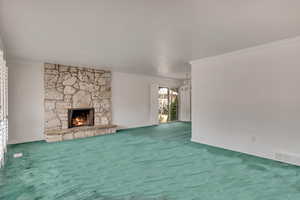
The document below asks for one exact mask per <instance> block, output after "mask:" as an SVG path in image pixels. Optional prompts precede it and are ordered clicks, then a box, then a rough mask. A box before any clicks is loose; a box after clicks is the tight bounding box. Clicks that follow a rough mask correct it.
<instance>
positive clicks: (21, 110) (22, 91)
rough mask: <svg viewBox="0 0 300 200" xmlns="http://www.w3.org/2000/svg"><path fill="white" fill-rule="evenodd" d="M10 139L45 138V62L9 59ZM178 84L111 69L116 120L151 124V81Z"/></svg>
mask: <svg viewBox="0 0 300 200" xmlns="http://www.w3.org/2000/svg"><path fill="white" fill-rule="evenodd" d="M8 65H9V131H10V132H9V143H21V142H28V141H36V140H42V139H43V137H44V136H43V130H44V123H43V122H44V110H43V107H44V104H43V98H44V97H43V94H44V91H43V87H44V82H43V63H38V62H27V61H14V62H12V61H11V62H9V64H8ZM156 82H157V83H158V84H160V85H162V86H172V87H177V86H179V85H180V84H181V81H177V80H172V79H163V78H157V77H152V76H144V75H136V74H127V73H120V72H113V73H112V109H113V113H112V117H113V124H116V125H120V126H121V127H123V128H128V127H138V126H146V125H150V124H151V122H150V121H149V120H150V116H149V115H150V114H149V112H150V84H151V83H156Z"/></svg>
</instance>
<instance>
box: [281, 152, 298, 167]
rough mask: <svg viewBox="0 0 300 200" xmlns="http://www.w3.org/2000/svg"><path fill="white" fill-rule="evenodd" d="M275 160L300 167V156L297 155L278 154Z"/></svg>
mask: <svg viewBox="0 0 300 200" xmlns="http://www.w3.org/2000/svg"><path fill="white" fill-rule="evenodd" d="M275 159H276V160H279V161H282V162H287V163H292V164H297V165H300V156H299V155H297V154H292V153H283V152H277V153H275Z"/></svg>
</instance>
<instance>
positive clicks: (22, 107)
mask: <svg viewBox="0 0 300 200" xmlns="http://www.w3.org/2000/svg"><path fill="white" fill-rule="evenodd" d="M8 66H9V67H8V87H9V89H8V116H9V126H8V127H9V134H8V141H9V143H22V142H28V141H36V140H42V139H43V130H44V124H43V118H44V112H43V108H44V107H43V105H44V104H43V102H44V99H43V89H44V88H43V68H42V67H41V66H42V63H26V62H19V61H18V62H16V61H14V62H8Z"/></svg>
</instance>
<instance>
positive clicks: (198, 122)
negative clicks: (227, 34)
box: [191, 37, 300, 165]
mask: <svg viewBox="0 0 300 200" xmlns="http://www.w3.org/2000/svg"><path fill="white" fill-rule="evenodd" d="M299 52H300V37H299V38H295V39H291V40H285V41H280V42H276V43H272V44H267V45H264V46H259V47H255V48H250V49H246V50H241V51H238V52H234V53H231V54H226V55H223V56H217V57H213V58H208V59H204V60H198V61H193V62H191V64H192V108H193V109H192V119H193V123H192V141H195V142H199V143H205V144H209V145H213V146H218V147H222V148H226V149H231V150H235V151H240V152H244V153H248V154H253V155H257V156H261V157H266V158H270V159H275V160H281V161H284V162H289V163H294V164H297V165H300V145H299V141H300V134H299V133H300V92H299V88H300V56H299Z"/></svg>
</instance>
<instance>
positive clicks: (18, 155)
mask: <svg viewBox="0 0 300 200" xmlns="http://www.w3.org/2000/svg"><path fill="white" fill-rule="evenodd" d="M22 156H23V153H15V154H14V158H20V157H22Z"/></svg>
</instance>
